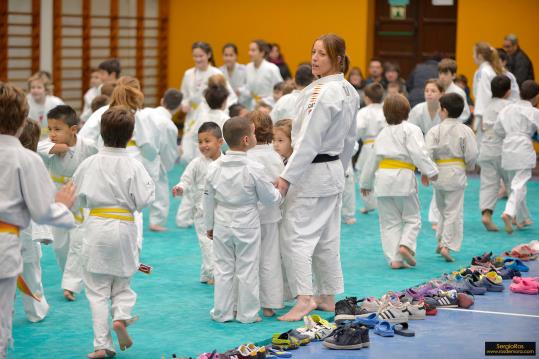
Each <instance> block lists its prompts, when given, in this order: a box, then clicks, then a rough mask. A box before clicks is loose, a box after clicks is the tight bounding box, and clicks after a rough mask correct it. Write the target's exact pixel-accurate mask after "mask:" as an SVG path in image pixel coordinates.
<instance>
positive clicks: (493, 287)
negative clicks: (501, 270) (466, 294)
mask: <svg viewBox="0 0 539 359" xmlns="http://www.w3.org/2000/svg"><path fill="white" fill-rule="evenodd" d="M491 277H492V276H491ZM498 277H500V276H498ZM500 278H501V277H500ZM495 280H496V277H494V278H493V279H490V278H489V277H487V276H484V277H483V279H482V280H481V284H480V285H481V286H483V287H485V288H487V292H503V290H504V288H505V287H504V285H503V283H495V282H494V281H495Z"/></svg>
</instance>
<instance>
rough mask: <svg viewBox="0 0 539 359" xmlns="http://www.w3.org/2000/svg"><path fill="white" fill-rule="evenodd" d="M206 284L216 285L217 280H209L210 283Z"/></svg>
mask: <svg viewBox="0 0 539 359" xmlns="http://www.w3.org/2000/svg"><path fill="white" fill-rule="evenodd" d="M206 284H208V285H214V284H215V280H214V279H208V281H207V282H206Z"/></svg>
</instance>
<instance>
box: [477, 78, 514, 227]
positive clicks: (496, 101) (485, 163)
mask: <svg viewBox="0 0 539 359" xmlns="http://www.w3.org/2000/svg"><path fill="white" fill-rule="evenodd" d="M490 88H491V91H492V100H491V101H490V105H489V106H488V107H487V108H486V109H485V112H484V114H483V116H482V117H481V122H480V123H479V124H478V126H479V127H480V128H481V133H482V136H481V139H480V146H479V157H478V159H477V162H478V164H479V166H481V175H480V187H479V208H480V209H481V216H482V218H481V220H482V222H483V225H484V226H485V228H486V229H487V230H488V231H493V232H497V231H498V227H497V226H496V224H494V222H493V221H492V214H493V213H494V209H495V208H496V202H497V201H498V192H499V188H500V183H501V181H503V183H504V187H505V188H507V189H509V188H510V183H511V181H510V180H509V174H508V173H507V171H505V170H504V169H503V168H502V146H503V138H501V137H499V136H498V135H497V134H496V132H495V131H494V124H495V123H496V120H497V118H498V114H499V113H500V111H501V110H502V109H504V108H505V107H506V106H508V105H509V104H510V103H511V101H509V99H508V98H509V94H510V93H511V80H510V79H509V78H508V77H507V76H505V75H497V76H496V77H494V78H493V79H492V81H491V83H490Z"/></svg>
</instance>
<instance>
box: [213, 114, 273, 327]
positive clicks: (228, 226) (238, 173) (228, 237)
mask: <svg viewBox="0 0 539 359" xmlns="http://www.w3.org/2000/svg"><path fill="white" fill-rule="evenodd" d="M223 133H224V138H225V141H226V143H227V144H228V145H229V146H230V150H229V151H228V152H227V154H226V155H225V156H222V157H220V158H219V159H218V160H217V161H215V162H213V163H212V164H211V165H210V166H209V168H208V175H207V180H206V186H205V190H204V203H203V204H204V219H205V222H206V228H207V234H208V237H209V238H212V239H213V248H214V252H215V266H214V277H215V290H214V306H213V309H212V310H211V317H212V319H213V320H215V321H218V322H227V321H231V320H234V319H236V320H237V321H239V322H242V323H252V322H257V321H260V320H261V318H260V317H259V315H258V312H259V310H260V299H259V295H260V292H259V275H258V273H259V258H260V217H259V214H258V206H257V204H258V202H260V203H262V204H263V205H268V206H271V205H275V204H278V203H280V201H281V198H282V197H281V194H280V193H279V191H278V190H277V189H276V188H275V187H274V186H273V184H272V183H271V182H270V180H269V179H267V177H266V176H265V174H264V168H263V167H262V166H261V165H259V164H258V163H256V162H254V161H252V160H250V159H248V158H247V154H246V151H247V150H249V149H251V148H253V147H254V146H255V145H256V135H255V126H254V124H253V123H252V121H250V120H249V119H247V118H244V117H233V118H231V119H229V120H227V121H226V122H225V125H224V128H223Z"/></svg>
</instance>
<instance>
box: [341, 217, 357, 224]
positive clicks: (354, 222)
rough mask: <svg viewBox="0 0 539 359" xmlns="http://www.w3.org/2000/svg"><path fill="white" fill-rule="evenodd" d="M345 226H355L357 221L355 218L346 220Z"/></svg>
mask: <svg viewBox="0 0 539 359" xmlns="http://www.w3.org/2000/svg"><path fill="white" fill-rule="evenodd" d="M344 223H345V224H356V223H357V221H356V219H355V218H348V219H347V220H346V221H344Z"/></svg>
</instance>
